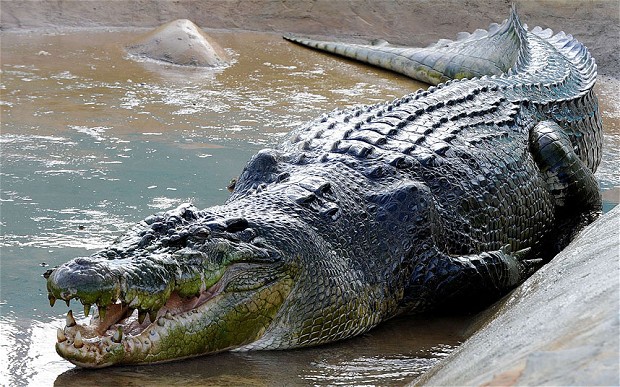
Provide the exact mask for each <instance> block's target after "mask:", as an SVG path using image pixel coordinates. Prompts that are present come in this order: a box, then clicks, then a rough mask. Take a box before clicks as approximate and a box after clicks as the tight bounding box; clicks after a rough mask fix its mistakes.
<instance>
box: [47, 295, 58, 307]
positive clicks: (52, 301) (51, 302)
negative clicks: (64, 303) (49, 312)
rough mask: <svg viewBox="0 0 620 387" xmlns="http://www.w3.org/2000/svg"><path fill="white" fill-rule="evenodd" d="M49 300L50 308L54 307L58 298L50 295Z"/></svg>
mask: <svg viewBox="0 0 620 387" xmlns="http://www.w3.org/2000/svg"><path fill="white" fill-rule="evenodd" d="M47 298H48V299H49V300H50V306H54V304H55V303H56V297H54V296H52V295H51V294H49V295H48V296H47Z"/></svg>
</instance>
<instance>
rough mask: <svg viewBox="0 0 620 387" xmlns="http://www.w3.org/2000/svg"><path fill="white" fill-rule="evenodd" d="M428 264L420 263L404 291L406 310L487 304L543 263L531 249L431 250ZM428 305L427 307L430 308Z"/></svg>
mask: <svg viewBox="0 0 620 387" xmlns="http://www.w3.org/2000/svg"><path fill="white" fill-rule="evenodd" d="M429 255H430V258H429V260H428V261H427V262H426V263H425V264H421V265H417V266H416V267H415V268H414V269H413V272H412V275H411V282H410V283H409V286H408V289H407V291H406V292H405V294H406V295H407V296H406V297H405V299H404V300H403V301H404V302H403V304H402V305H403V309H404V310H405V311H407V310H412V311H415V312H416V313H417V312H419V311H424V310H429V309H431V307H430V306H431V305H432V309H435V308H437V307H439V308H446V307H450V309H453V308H454V307H456V308H458V309H465V308H472V307H473V308H476V307H482V306H485V305H488V303H490V302H492V301H493V300H496V299H497V298H498V297H500V296H502V295H503V294H505V293H506V292H507V291H508V290H510V289H512V288H513V287H515V286H516V285H518V284H519V283H521V282H522V281H523V279H524V278H527V276H529V275H530V274H531V273H532V272H533V271H535V269H536V268H538V267H539V266H540V264H541V261H542V260H541V259H537V258H535V257H532V254H531V250H530V249H525V250H520V251H517V252H511V251H509V248H508V247H505V248H502V249H500V250H496V251H490V252H483V253H480V254H469V255H461V256H452V255H449V254H446V253H443V252H441V251H438V249H436V248H433V249H432V250H431V251H429ZM427 306H428V307H427Z"/></svg>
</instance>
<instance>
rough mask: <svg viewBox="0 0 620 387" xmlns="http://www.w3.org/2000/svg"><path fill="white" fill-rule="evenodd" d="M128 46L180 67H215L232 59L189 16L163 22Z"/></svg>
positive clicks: (136, 52)
mask: <svg viewBox="0 0 620 387" xmlns="http://www.w3.org/2000/svg"><path fill="white" fill-rule="evenodd" d="M126 49H127V52H129V53H130V54H132V55H135V56H136V57H139V58H149V59H154V60H158V61H163V62H167V63H173V64H176V65H181V66H196V67H216V66H223V65H225V64H227V63H228V62H229V61H230V59H229V57H228V55H227V54H226V51H224V49H223V48H221V47H220V46H219V45H218V44H217V43H216V42H215V41H214V40H213V39H212V38H211V37H210V36H209V35H207V34H206V33H204V32H203V31H202V30H201V29H200V28H198V26H196V25H195V24H194V23H192V22H191V21H189V20H187V19H179V20H175V21H172V22H170V23H167V24H164V25H162V26H161V27H159V28H157V29H155V30H153V31H151V32H149V33H147V34H145V35H144V36H142V37H140V38H139V39H138V40H137V41H135V42H134V43H133V44H131V45H129V46H127V47H126Z"/></svg>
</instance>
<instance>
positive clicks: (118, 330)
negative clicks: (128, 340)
mask: <svg viewBox="0 0 620 387" xmlns="http://www.w3.org/2000/svg"><path fill="white" fill-rule="evenodd" d="M122 339H123V328H121V327H120V325H119V326H118V327H117V328H116V332H114V334H113V335H112V341H113V342H115V343H120V342H121V340H122Z"/></svg>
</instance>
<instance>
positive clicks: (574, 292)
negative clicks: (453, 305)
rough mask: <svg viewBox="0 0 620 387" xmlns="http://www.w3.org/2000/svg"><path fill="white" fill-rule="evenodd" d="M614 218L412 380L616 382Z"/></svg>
mask: <svg viewBox="0 0 620 387" xmlns="http://www.w3.org/2000/svg"><path fill="white" fill-rule="evenodd" d="M619 222H620V207H616V208H614V209H613V210H612V211H610V212H609V213H608V214H605V215H604V216H603V217H602V218H600V219H599V220H597V221H596V222H595V223H593V224H591V225H590V226H588V227H587V228H586V229H585V230H584V231H583V232H582V233H581V234H580V235H579V236H578V237H577V239H575V240H574V241H573V242H572V243H571V244H570V245H569V246H568V247H567V248H566V249H565V250H564V251H562V252H561V253H560V254H559V255H557V256H556V257H555V258H554V259H553V261H551V262H550V263H549V264H547V265H546V266H544V267H543V268H542V269H540V270H539V271H538V272H536V273H535V274H534V275H533V276H532V277H530V278H529V279H528V280H527V281H526V282H524V283H523V284H522V285H521V286H519V287H518V288H517V289H516V290H515V291H514V292H513V293H512V294H510V295H509V296H507V297H506V298H505V299H504V300H502V301H501V302H499V303H498V304H497V305H495V306H494V307H492V308H490V309H489V310H487V311H485V314H486V316H487V317H486V320H485V321H484V322H483V325H485V326H483V327H482V328H481V329H480V330H478V331H477V332H476V333H475V335H474V336H472V337H471V338H469V339H468V340H467V341H466V342H465V343H463V344H462V345H461V346H460V347H459V348H458V349H457V350H456V351H455V352H454V353H453V354H451V355H450V356H449V357H448V358H446V359H445V360H444V361H443V362H441V363H440V364H439V365H438V366H436V367H435V368H433V369H431V371H429V372H428V373H427V374H425V375H424V376H422V378H421V379H420V380H418V381H417V383H416V384H418V385H423V384H424V385H484V386H488V385H540V384H548V385H558V386H570V385H579V386H581V385H606V386H617V385H618V383H620V380H619V367H618V358H619V351H618V333H619V323H618V310H619V305H618V300H619V299H620V297H619V296H620V291H619V285H618V271H619V268H618V251H619V248H620V246H619V232H618V224H619Z"/></svg>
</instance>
